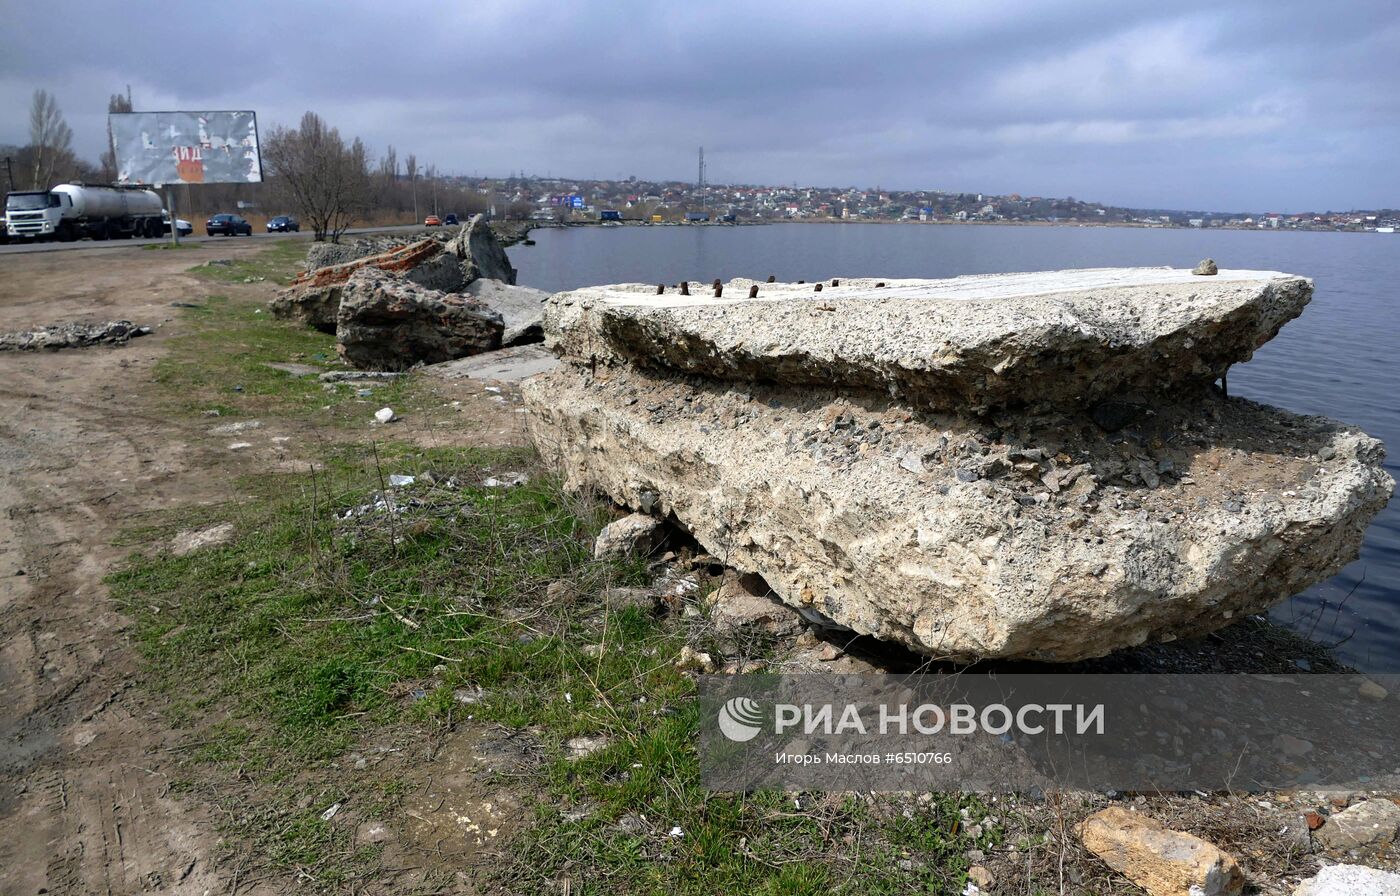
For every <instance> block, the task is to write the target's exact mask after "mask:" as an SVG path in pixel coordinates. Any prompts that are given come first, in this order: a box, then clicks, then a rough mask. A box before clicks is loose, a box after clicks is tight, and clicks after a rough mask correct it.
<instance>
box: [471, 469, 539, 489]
mask: <svg viewBox="0 0 1400 896" xmlns="http://www.w3.org/2000/svg"><path fill="white" fill-rule="evenodd" d="M501 476H503V477H504V478H500V479H498V478H497V477H495V476H488V477H486V478H485V479H483V480H481V485H482V487H484V488H511V487H512V486H516V485H524V484H525V483H527V482H529V481H530V477H529V476H526V475H525V474H524V473H513V472H512V473H502V474H501Z"/></svg>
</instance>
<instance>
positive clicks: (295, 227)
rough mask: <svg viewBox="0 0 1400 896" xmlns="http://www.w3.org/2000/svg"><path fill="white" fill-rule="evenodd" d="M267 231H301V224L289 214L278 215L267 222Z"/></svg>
mask: <svg viewBox="0 0 1400 896" xmlns="http://www.w3.org/2000/svg"><path fill="white" fill-rule="evenodd" d="M267 232H268V233H301V224H299V223H298V222H297V219H296V218H293V217H292V216H291V215H278V216H277V217H275V218H273V219H272V220H271V221H268V222H267Z"/></svg>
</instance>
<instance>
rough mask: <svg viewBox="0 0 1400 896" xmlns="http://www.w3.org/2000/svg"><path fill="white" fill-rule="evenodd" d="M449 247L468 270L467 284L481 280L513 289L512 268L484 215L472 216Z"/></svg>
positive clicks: (513, 271)
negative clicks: (496, 281) (484, 279)
mask: <svg viewBox="0 0 1400 896" xmlns="http://www.w3.org/2000/svg"><path fill="white" fill-rule="evenodd" d="M449 245H450V248H451V250H452V252H453V253H454V254H455V255H456V256H457V257H458V258H460V259H462V260H463V261H464V262H465V263H466V264H467V265H468V266H469V267H468V271H467V273H468V278H467V279H468V280H469V281H471V280H476V279H478V278H482V277H484V278H486V279H488V280H500V281H501V282H502V283H507V284H510V285H511V286H514V285H515V276H516V271H515V268H513V267H511V266H510V258H509V257H508V256H507V255H506V250H505V247H504V246H502V245H501V241H500V240H499V239H497V238H496V234H495V232H494V231H493V230H492V229H491V227H490V225H489V224H487V223H486V216H485V215H472V217H471V220H469V221H467V223H465V224H463V225H462V229H461V230H460V231H458V233H457V236H456V238H454V239H453V240H452V242H451V243H450V244H449Z"/></svg>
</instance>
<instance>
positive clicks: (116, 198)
mask: <svg viewBox="0 0 1400 896" xmlns="http://www.w3.org/2000/svg"><path fill="white" fill-rule="evenodd" d="M163 211H164V209H163V208H162V207H161V203H160V197H159V196H157V195H156V193H155V191H153V190H150V189H148V188H145V187H135V186H131V187H126V186H121V187H105V186H97V185H94V184H59V185H58V186H56V187H54V188H53V189H52V190H44V191H36V192H28V193H10V194H8V195H7V196H6V197H5V233H6V235H7V236H8V237H9V238H10V239H11V240H17V239H59V240H63V241H65V242H67V241H69V240H76V239H82V238H83V237H85V236H86V237H92V238H93V239H95V240H110V239H129V238H131V237H134V236H135V237H159V236H162V235H163V234H164V233H165V220H164V218H163V217H162V214H163Z"/></svg>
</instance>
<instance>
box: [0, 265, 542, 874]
mask: <svg viewBox="0 0 1400 896" xmlns="http://www.w3.org/2000/svg"><path fill="white" fill-rule="evenodd" d="M262 248H264V247H260V246H256V245H245V244H237V243H230V244H227V245H225V244H218V245H215V246H209V247H199V248H194V249H188V250H182V251H178V252H167V251H143V250H141V249H139V248H137V247H132V248H131V249H123V250H114V249H101V250H73V251H66V252H54V253H42V254H31V255H12V256H5V257H3V258H0V332H6V331H13V330H21V329H30V328H33V327H36V326H40V325H46V324H56V323H66V322H70V321H79V320H84V321H102V320H111V319H123V318H124V319H128V320H131V321H133V322H134V323H137V324H145V325H150V326H153V327H156V328H157V329H156V331H155V333H154V334H153V335H151V336H147V337H144V338H140V339H136V340H133V341H132V342H131V343H129V344H128V345H126V346H123V347H114V348H109V347H100V348H90V349H83V350H70V351H64V352H55V353H48V352H43V353H39V352H5V353H0V464H3V474H0V742H2V743H3V747H0V891H3V892H4V893H7V894H8V893H15V894H29V893H46V892H47V893H57V894H67V893H73V894H94V893H101V894H113V896H116V894H126V893H138V892H149V891H160V892H168V893H192V894H203V893H259V892H267V893H271V892H278V891H279V890H277V889H274V888H273V887H272V886H271V885H270V884H266V883H257V882H253V883H252V884H251V885H250V884H248V883H246V882H245V881H242V880H240V879H239V869H238V867H236V865H233V864H232V863H230V864H228V865H222V866H221V865H220V864H219V860H220V856H221V855H223V854H226V853H224V852H222V851H221V844H220V843H219V838H218V835H217V833H216V832H215V830H214V826H213V824H212V821H211V818H210V815H209V813H208V812H206V811H204V810H203V809H202V808H201V805H200V804H199V803H198V802H197V801H195V800H190V799H187V798H186V799H177V798H176V797H175V796H173V795H172V794H171V793H170V792H169V790H170V787H169V782H170V778H169V775H170V770H171V769H172V767H173V764H174V761H175V759H174V756H173V754H172V749H173V748H174V746H175V740H174V736H173V735H172V734H171V733H170V732H169V731H168V730H167V728H166V726H165V725H163V724H162V722H161V721H160V719H159V717H158V714H157V708H156V707H155V706H154V705H153V704H152V703H151V702H150V700H149V699H148V698H146V697H144V696H143V695H142V693H141V691H140V689H139V688H134V687H132V686H131V685H132V683H133V681H134V677H135V675H136V674H137V672H138V668H139V666H138V657H137V655H136V653H135V651H134V650H133V649H132V647H131V645H130V642H129V638H128V636H127V628H128V624H129V623H128V620H126V619H125V618H124V617H123V616H122V615H121V614H120V613H118V612H117V611H116V609H115V608H114V607H113V606H112V604H111V602H110V600H109V596H108V593H107V589H106V587H105V586H104V584H103V582H102V579H103V576H104V575H106V574H107V573H108V572H109V571H110V570H111V568H112V565H113V563H114V562H116V561H117V560H118V559H119V558H120V557H121V556H122V555H123V553H124V550H123V549H122V548H120V547H115V546H113V541H114V539H115V537H116V535H117V534H118V533H119V532H120V531H121V530H122V529H123V528H125V527H128V526H130V525H132V524H133V523H134V522H135V521H137V520H139V519H140V518H141V517H142V515H143V514H147V513H150V512H152V511H158V510H163V509H168V508H173V507H182V506H188V505H191V504H197V503H202V502H216V501H222V500H228V499H229V498H231V497H233V496H232V495H231V493H230V489H231V488H232V486H231V482H232V475H233V474H235V473H238V472H242V471H247V470H252V469H256V468H257V467H258V465H260V464H261V465H265V467H281V468H285V467H286V466H289V465H290V466H294V465H295V463H296V457H295V454H296V451H295V445H296V444H298V443H299V442H300V443H303V444H311V438H310V437H311V436H312V435H313V434H312V433H309V432H306V431H305V430H306V426H307V425H306V424H305V423H300V424H292V423H290V422H287V421H281V422H280V425H279V421H276V420H264V421H263V427H262V428H261V429H260V430H259V431H258V433H257V438H256V439H252V440H251V441H254V443H255V444H254V447H253V448H252V449H250V450H246V451H240V452H237V453H233V452H230V451H228V450H227V446H226V444H225V443H227V442H228V437H227V436H223V437H220V436H217V435H213V434H211V433H210V432H209V429H210V427H209V426H208V425H200V423H199V422H198V421H197V420H190V419H180V418H176V417H172V416H169V415H167V414H164V413H161V412H160V410H159V409H158V408H157V406H156V402H155V401H154V397H153V391H154V390H153V389H152V385H153V369H154V365H155V364H156V362H157V361H158V360H159V358H160V357H161V356H162V354H163V353H164V351H165V349H164V347H163V344H164V343H165V341H166V340H167V339H168V338H169V337H170V336H172V335H176V334H179V333H180V332H181V331H182V326H183V325H182V323H181V318H180V314H179V312H178V311H177V309H176V308H174V307H172V306H171V303H172V302H188V301H191V300H192V299H198V298H199V297H202V296H203V295H205V294H207V293H208V292H210V291H211V290H210V287H209V285H208V284H206V283H202V282H201V281H199V280H198V279H196V278H195V277H192V276H190V275H189V274H187V273H186V271H188V270H189V269H190V268H191V267H193V266H194V265H197V264H200V263H202V262H204V261H207V260H209V259H211V258H236V257H239V256H240V255H245V254H249V253H255V252H258V251H261V249H262ZM218 291H219V292H222V293H226V294H238V293H239V292H240V291H242V292H244V293H245V295H246V294H256V295H258V296H264V295H265V296H269V297H270V296H271V295H272V293H273V291H274V287H273V286H272V284H270V283H260V284H253V285H248V286H242V285H227V286H226V285H220V287H219V289H218ZM439 388H440V389H441V390H443V391H444V393H446V394H448V395H450V397H452V398H458V397H461V398H463V399H464V403H466V404H468V405H469V406H471V407H472V408H473V413H475V414H476V415H477V416H478V417H479V418H480V419H481V421H482V423H483V424H484V425H482V426H480V427H474V429H475V430H476V432H477V436H476V441H477V443H478V444H481V443H482V442H483V441H496V442H498V443H499V442H507V443H508V442H513V441H516V440H518V439H519V438H520V434H521V432H522V429H523V428H522V427H521V426H520V424H519V420H518V418H512V417H511V415H510V409H508V408H505V407H501V406H500V405H499V404H493V403H492V399H493V398H494V396H492V395H488V394H483V393H482V391H481V388H480V386H479V385H476V384H471V385H465V384H453V383H442V384H440V386H439ZM454 390H456V391H455V392H454ZM459 393H460V394H459ZM492 415H497V416H495V417H494V418H493V416H492ZM442 424H443V421H427V420H424V421H417V422H415V421H406V422H405V423H404V424H403V425H402V427H401V428H400V429H398V430H397V431H396V433H395V434H396V436H398V437H402V438H409V439H414V440H421V441H422V442H423V443H425V444H443V443H444V442H445V441H447V440H449V439H450V438H451V435H450V432H447V431H445V430H444V429H443V427H442ZM435 425H436V428H434V427H435ZM483 434H489V435H487V437H486V438H484V439H483V437H482V436H483ZM314 435H315V436H316V437H317V438H324V437H326V435H327V434H325V433H315V434H314ZM289 437H290V438H289ZM288 446H291V447H290V448H289V447H288Z"/></svg>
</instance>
